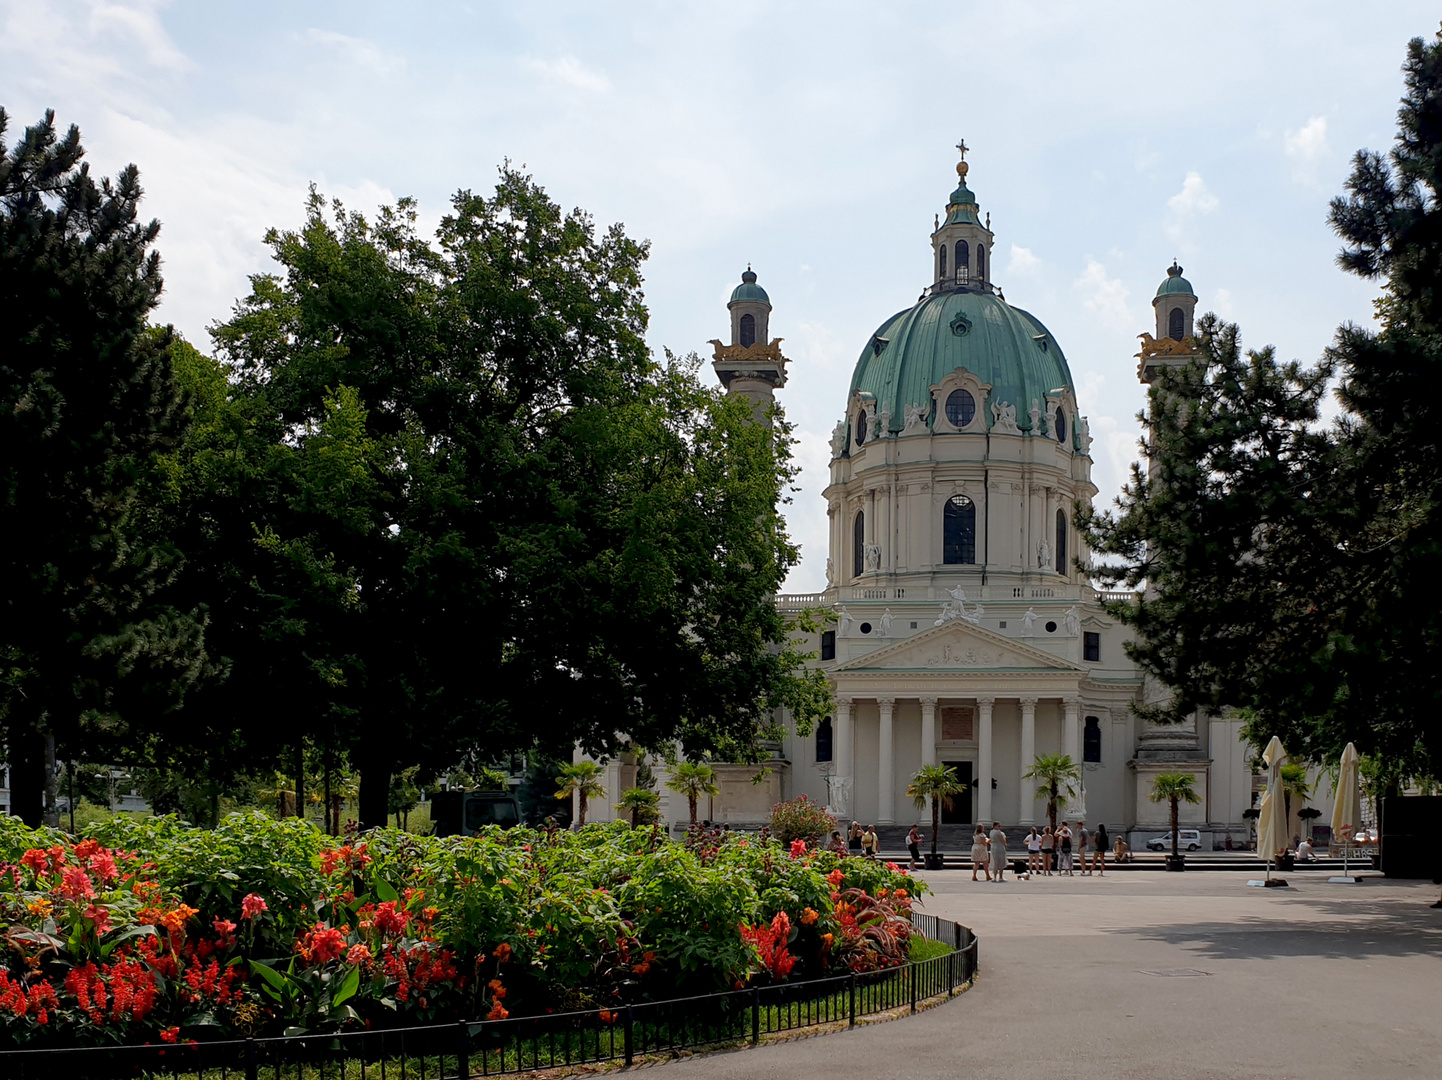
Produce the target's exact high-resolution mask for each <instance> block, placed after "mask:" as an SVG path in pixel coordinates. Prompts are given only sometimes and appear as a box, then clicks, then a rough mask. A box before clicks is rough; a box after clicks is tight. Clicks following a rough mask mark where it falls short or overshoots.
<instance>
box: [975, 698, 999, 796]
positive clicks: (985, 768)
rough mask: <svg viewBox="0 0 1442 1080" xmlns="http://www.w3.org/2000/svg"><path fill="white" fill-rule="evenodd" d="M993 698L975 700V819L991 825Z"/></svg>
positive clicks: (994, 700)
mask: <svg viewBox="0 0 1442 1080" xmlns="http://www.w3.org/2000/svg"><path fill="white" fill-rule="evenodd" d="M995 703H996V699H995V698H989V697H979V698H977V699H976V817H977V820H978V821H980V822H982V823H983V824H987V825H989V824H990V823H991V821H992V820H993V819H992V816H991V707H992V705H994V704H995Z"/></svg>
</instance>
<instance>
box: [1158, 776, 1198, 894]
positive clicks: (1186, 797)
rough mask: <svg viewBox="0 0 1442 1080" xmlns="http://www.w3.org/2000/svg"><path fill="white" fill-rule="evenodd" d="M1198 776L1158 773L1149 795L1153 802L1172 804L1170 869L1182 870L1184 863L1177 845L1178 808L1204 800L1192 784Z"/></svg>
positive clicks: (1168, 867) (1168, 866) (1168, 865)
mask: <svg viewBox="0 0 1442 1080" xmlns="http://www.w3.org/2000/svg"><path fill="white" fill-rule="evenodd" d="M1196 782H1197V778H1196V777H1195V776H1194V775H1192V774H1191V773H1183V772H1164V773H1158V774H1157V777H1156V779H1154V780H1153V781H1152V790H1151V794H1150V795H1149V796H1148V797H1149V798H1150V799H1151V800H1152V802H1167V803H1170V804H1171V810H1172V857H1171V858H1170V859H1168V860H1167V869H1168V870H1180V869H1181V868H1182V865H1183V861H1182V853H1181V851H1179V850H1178V845H1177V808H1178V806H1179V805H1180V804H1182V803H1189V804H1191V805H1196V804H1197V803H1199V802H1201V801H1202V797H1201V796H1200V795H1198V794H1197V792H1196V788H1194V787H1193V786H1192V785H1193V784H1195V783H1196Z"/></svg>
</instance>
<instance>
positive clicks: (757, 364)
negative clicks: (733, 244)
mask: <svg viewBox="0 0 1442 1080" xmlns="http://www.w3.org/2000/svg"><path fill="white" fill-rule="evenodd" d="M726 307H727V308H728V309H729V310H730V312H731V344H730V345H723V344H722V343H721V342H720V340H719V339H716V338H712V339H711V341H710V343H709V344H711V345H712V346H714V348H715V351H714V353H713V354H712V361H711V367H712V370H714V371H715V372H716V378H717V379H719V380H720V381H721V385H722V386H724V387H725V388H726V393H727V394H730V395H732V396H735V397H744V398H746V399H747V400H748V401H750V402H751V405H752V408H753V410H754V411H755V413H756V416H757V418H758V419H760V418H763V417H764V416H765V415H766V411H767V409H768V408H769V407H770V405H771V403H772V402H773V401H774V400H775V397H776V391H777V390H779V389H781V387H783V386H785V385H786V364H787V360H786V357H785V356H783V355H781V338H777V339H776V340H775V341H768V340H767V337H766V335H767V333H768V332H769V331H770V329H771V327H770V321H771V298H770V297H769V296H767V295H766V290H765V289H763V288H762V287H761V286H760V285H758V284H756V272H755V271H754V270H752V269H751V267H750V266H747V267H746V272H745V273H744V274H742V275H741V284H740V285H737V286H736V288H734V289H732V290H731V300H730V302H729V303H728V304H727V305H726Z"/></svg>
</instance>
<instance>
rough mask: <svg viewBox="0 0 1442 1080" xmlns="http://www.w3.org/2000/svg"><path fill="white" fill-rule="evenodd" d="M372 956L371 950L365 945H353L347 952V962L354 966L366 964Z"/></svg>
mask: <svg viewBox="0 0 1442 1080" xmlns="http://www.w3.org/2000/svg"><path fill="white" fill-rule="evenodd" d="M370 958H371V951H370V948H369V947H368V946H365V945H352V946H351V947H350V952H348V953H346V954H345V962H346V963H347V964H350V965H351V966H352V967H354V966H355V965H356V964H364V963H365V962H366V961H367V960H369V959H370Z"/></svg>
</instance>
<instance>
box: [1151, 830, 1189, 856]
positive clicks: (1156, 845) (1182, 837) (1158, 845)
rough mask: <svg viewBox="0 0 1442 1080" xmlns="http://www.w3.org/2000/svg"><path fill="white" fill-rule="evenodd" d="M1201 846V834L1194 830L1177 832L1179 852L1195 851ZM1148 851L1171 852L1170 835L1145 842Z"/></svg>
mask: <svg viewBox="0 0 1442 1080" xmlns="http://www.w3.org/2000/svg"><path fill="white" fill-rule="evenodd" d="M1201 846H1202V834H1201V833H1200V832H1198V831H1197V830H1196V829H1178V830H1177V848H1178V849H1179V850H1181V851H1197V850H1198V849H1199V848H1201ZM1147 850H1148V851H1171V850H1172V834H1171V833H1167V834H1166V835H1165V836H1154V837H1152V838H1151V839H1150V840H1148V841H1147Z"/></svg>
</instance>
